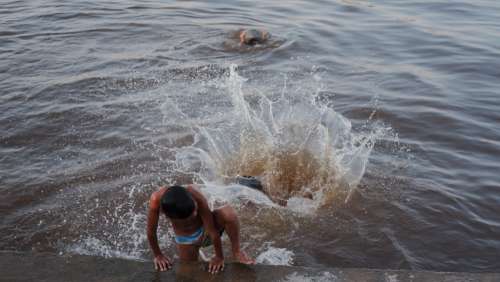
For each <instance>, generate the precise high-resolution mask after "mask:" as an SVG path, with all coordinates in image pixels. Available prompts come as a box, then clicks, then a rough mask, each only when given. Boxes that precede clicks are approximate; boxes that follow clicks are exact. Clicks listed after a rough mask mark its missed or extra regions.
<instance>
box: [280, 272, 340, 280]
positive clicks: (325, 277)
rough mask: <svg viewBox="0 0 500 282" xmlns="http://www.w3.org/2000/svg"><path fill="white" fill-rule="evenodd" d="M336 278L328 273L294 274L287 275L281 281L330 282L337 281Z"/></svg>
mask: <svg viewBox="0 0 500 282" xmlns="http://www.w3.org/2000/svg"><path fill="white" fill-rule="evenodd" d="M337 280H338V278H337V276H335V274H333V273H331V272H328V271H323V272H320V273H319V274H318V275H302V274H298V273H296V272H294V273H292V274H290V275H288V276H287V277H286V278H285V279H283V280H282V281H283V282H303V281H307V282H330V281H337Z"/></svg>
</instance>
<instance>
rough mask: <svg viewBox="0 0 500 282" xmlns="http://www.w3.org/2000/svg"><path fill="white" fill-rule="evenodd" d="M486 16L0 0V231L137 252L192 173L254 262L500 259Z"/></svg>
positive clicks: (243, 4)
mask: <svg viewBox="0 0 500 282" xmlns="http://www.w3.org/2000/svg"><path fill="white" fill-rule="evenodd" d="M241 28H260V29H265V30H267V31H269V33H270V34H271V37H270V38H269V40H268V41H267V42H265V43H264V44H260V45H256V46H251V47H249V46H240V44H239V43H238V41H237V35H236V34H237V32H238V30H239V29H241ZM499 35H500V2H498V1H493V0H491V1H462V0H457V1H452V2H450V1H443V0H441V1H425V0H424V1H415V0H411V1H386V0H381V1H362V0H342V1H340V0H339V1H334V0H331V1H327V0H324V1H301V0H296V1H130V0H127V1H54V0H48V1H5V0H2V1H1V5H0V213H1V217H0V249H1V250H18V251H35V252H51V253H59V254H73V253H80V254H90V255H95V256H105V257H125V258H131V259H150V258H151V254H150V252H149V249H148V245H147V240H146V236H145V222H146V211H147V202H148V199H149V195H150V194H151V192H153V191H154V190H156V189H157V188H158V187H159V186H161V185H171V184H186V183H192V182H194V183H198V184H200V185H199V188H200V190H201V191H202V192H203V193H204V194H205V195H206V196H207V198H208V199H209V201H210V204H211V205H212V206H213V207H216V206H217V205H221V204H225V203H229V204H232V205H233V206H235V207H236V209H237V211H238V213H239V216H240V219H241V225H242V240H243V242H244V243H243V247H244V248H245V250H246V251H247V252H248V253H250V254H251V255H252V256H254V257H256V258H257V260H258V262H259V263H263V264H283V265H299V266H312V267H314V266H320V267H361V268H385V269H416V270H439V271H473V272H498V271H499V270H500V260H498V255H499V254H500V208H499V207H500V173H499V171H500V170H499V169H500V92H499V91H500V36H499ZM237 175H255V176H258V177H260V178H261V179H262V180H263V184H264V185H265V186H266V193H267V195H270V196H271V198H269V197H267V196H266V195H264V194H262V193H260V192H258V191H255V190H252V189H249V188H246V187H243V186H240V185H237V184H236V183H235V181H234V177H235V176H237ZM276 198H279V199H281V200H283V201H285V202H286V206H284V205H283V203H282V202H281V204H280V202H279V201H276ZM271 199H272V200H274V202H273V201H272V200H271ZM160 224H161V226H160V230H159V232H160V241H161V246H162V247H163V248H164V250H165V252H166V253H167V254H169V255H173V254H174V253H175V251H174V245H173V244H172V230H171V228H169V226H168V223H167V221H166V220H164V219H162V221H161V222H160ZM224 244H225V246H226V247H227V244H228V240H227V238H225V239H224Z"/></svg>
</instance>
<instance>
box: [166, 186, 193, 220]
mask: <svg viewBox="0 0 500 282" xmlns="http://www.w3.org/2000/svg"><path fill="white" fill-rule="evenodd" d="M160 202H161V208H162V209H163V212H164V213H165V214H166V215H167V216H168V217H170V218H175V219H184V218H187V217H189V216H190V215H191V214H192V213H193V211H194V209H195V203H194V200H193V197H191V194H190V193H189V192H188V190H187V189H186V188H184V187H182V186H171V187H169V188H168V189H167V191H166V192H165V193H164V194H163V196H162V197H161V201H160Z"/></svg>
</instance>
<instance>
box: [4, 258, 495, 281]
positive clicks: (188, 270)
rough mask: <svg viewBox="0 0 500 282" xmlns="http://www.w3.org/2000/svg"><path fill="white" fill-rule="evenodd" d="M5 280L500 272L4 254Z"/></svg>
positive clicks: (475, 277) (376, 277)
mask: <svg viewBox="0 0 500 282" xmlns="http://www.w3.org/2000/svg"><path fill="white" fill-rule="evenodd" d="M0 281H37V282H39V281H84V282H89V281H374V282H375V281H387V282H397V281H432V282H439V281H447V282H448V281H450V282H451V281H453V282H461V281H485V282H486V281H488V282H498V281H500V274H499V273H450V272H431V271H412V270H380V269H357V268H308V267H293V266H270V265H254V266H246V265H242V264H238V263H228V264H226V267H225V269H224V271H223V272H221V273H219V274H216V275H212V274H209V273H208V272H207V271H206V264H204V263H186V264H181V263H176V264H175V267H174V269H172V270H169V271H166V272H161V273H160V272H156V271H155V270H154V269H153V264H152V262H150V261H149V262H143V261H134V260H126V259H118V258H102V257H93V256H81V255H72V256H58V255H54V254H46V253H20V252H8V251H1V252H0Z"/></svg>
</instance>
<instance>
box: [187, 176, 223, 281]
mask: <svg viewBox="0 0 500 282" xmlns="http://www.w3.org/2000/svg"><path fill="white" fill-rule="evenodd" d="M189 191H190V192H191V194H192V195H193V197H194V199H195V200H196V203H197V204H198V212H199V215H200V217H201V220H202V221H203V227H204V228H205V230H206V232H207V233H208V236H210V239H211V240H212V243H213V245H214V251H215V257H214V258H212V260H211V261H210V264H209V271H210V272H213V273H215V272H218V271H219V270H222V268H223V265H224V254H223V252H222V242H221V239H220V234H219V232H218V231H217V229H216V228H215V223H214V218H213V215H212V211H211V210H210V208H209V206H208V201H207V199H206V198H205V196H203V194H201V192H200V191H198V190H197V189H196V188H194V187H193V186H189Z"/></svg>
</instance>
